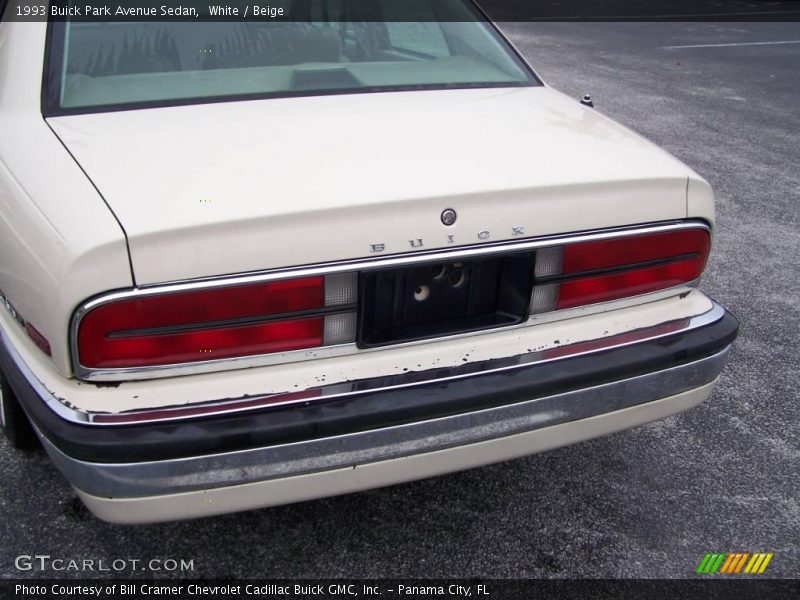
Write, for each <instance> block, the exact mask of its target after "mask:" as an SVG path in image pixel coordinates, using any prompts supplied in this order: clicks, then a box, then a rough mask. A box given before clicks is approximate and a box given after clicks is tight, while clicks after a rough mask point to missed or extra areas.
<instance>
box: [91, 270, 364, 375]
mask: <svg viewBox="0 0 800 600" xmlns="http://www.w3.org/2000/svg"><path fill="white" fill-rule="evenodd" d="M355 281H356V280H355V277H350V276H341V275H337V276H329V277H308V278H303V279H290V280H286V281H273V282H265V283H256V284H248V285H240V286H232V287H218V288H208V289H201V290H190V291H183V292H173V293H168V294H156V295H150V296H148V295H142V296H139V297H134V298H130V299H123V300H119V301H116V302H110V303H107V304H102V305H100V306H98V307H97V308H95V309H93V310H90V311H89V312H87V313H86V314H85V315H84V316H83V318H82V319H81V321H80V324H79V327H78V338H77V347H78V358H79V362H80V364H81V365H82V366H83V367H86V368H89V369H101V368H102V369H120V368H132V367H150V366H159V365H173V364H184V363H192V362H202V361H209V360H217V359H225V358H234V357H241V356H252V355H257V354H269V353H274V352H285V351H289V350H300V349H304V348H313V347H317V346H322V345H323V344H325V343H326V337H330V338H331V340H329V341H328V343H341V342H344V341H349V340H348V337H352V336H353V335H354V326H353V327H351V328H349V329H348V327H349V325H350V323H353V324H354V323H355V319H354V318H348V315H351V314H352V312H351V311H352V308H350V309H349V311H350V312H345V311H344V307H345V306H346V305H349V304H350V303H352V302H353V301H354V298H355V291H354V288H355ZM333 306H341V307H342V308H343V312H330V311H329V310H326V308H327V309H330V308H331V307H333ZM329 322H330V325H329ZM351 329H352V331H351ZM328 330H330V333H328Z"/></svg>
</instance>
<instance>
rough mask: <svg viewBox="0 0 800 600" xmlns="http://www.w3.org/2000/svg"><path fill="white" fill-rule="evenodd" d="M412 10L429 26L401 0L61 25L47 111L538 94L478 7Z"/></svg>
mask: <svg viewBox="0 0 800 600" xmlns="http://www.w3.org/2000/svg"><path fill="white" fill-rule="evenodd" d="M295 4H297V5H299V4H300V0H295ZM409 5H413V11H414V14H415V15H420V19H421V20H420V21H415V22H406V21H400V20H396V19H395V13H396V10H394V11H393V8H394V9H396V7H397V0H371V1H370V2H368V3H364V2H361V1H354V0H311V1H310V2H309V0H305V1H304V2H302V7H303V11H302V15H303V16H304V17H305V18H304V19H302V20H301V19H299V18H297V17H296V16H292V13H291V11H290V12H289V15H290V18H291V20H283V21H250V22H248V21H244V22H203V21H199V22H191V23H190V22H145V23H131V22H120V23H116V22H108V23H105V22H104V23H98V22H71V21H67V22H60V23H53V24H52V27H53V32H52V36H51V41H50V47H49V53H50V56H49V64H50V69H49V71H48V73H49V74H48V81H47V96H46V97H47V101H46V103H47V107H46V112H49V113H51V114H58V113H62V114H63V113H70V112H91V111H93V110H104V109H105V110H113V109H124V108H134V107H147V106H163V105H170V104H181V103H197V102H210V101H221V100H235V99H247V98H251V97H280V96H293V95H313V94H324V93H358V92H369V91H389V90H408V89H437V88H460V87H496V86H519V85H535V84H536V80H535V79H534V78H533V76H532V75H531V74H530V72H529V71H528V70H527V69H526V67H525V66H524V65H523V64H522V63H521V61H520V60H519V59H518V57H517V56H516V54H515V53H514V52H513V51H512V50H511V49H510V48H509V47H508V45H507V44H506V42H505V41H504V40H503V39H502V37H501V36H499V35H498V34H497V32H496V31H495V29H494V28H493V26H492V25H491V24H489V23H487V22H485V21H484V20H483V19H482V18H481V16H480V15H479V13H478V12H477V11H476V10H475V9H474V7H472V6H471V5H470V4H469V3H468V2H466V1H464V0H404V7H403V9H404V10H407V9H408V7H409ZM359 11H362V12H359ZM364 11H368V13H367V12H364ZM404 14H408V13H407V12H406V13H404ZM423 19H424V20H423Z"/></svg>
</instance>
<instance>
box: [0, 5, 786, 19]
mask: <svg viewBox="0 0 800 600" xmlns="http://www.w3.org/2000/svg"><path fill="white" fill-rule="evenodd" d="M0 3H1V4H3V5H4V13H3V20H5V21H45V20H67V19H71V20H76V21H108V22H115V21H116V22H124V21H184V22H192V21H264V22H266V21H272V20H283V21H309V20H320V19H323V18H324V20H326V21H398V22H399V21H415V22H420V21H422V22H424V21H447V20H464V15H465V14H468V13H465V12H464V10H463V5H465V4H466V5H470V4H477V5H478V6H480V8H482V9H483V10H484V11H485V12H486V13H487V15H488V16H489V18H491V19H492V20H494V21H503V22H514V21H517V22H524V21H795V22H797V21H800V0H477V2H473V0H220V1H218V2H215V1H214V0H200V1H198V0H171V1H168V0H53V1H52V2H49V1H46V0H39V1H37V0H0Z"/></svg>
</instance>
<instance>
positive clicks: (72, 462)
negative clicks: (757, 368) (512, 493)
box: [40, 347, 730, 498]
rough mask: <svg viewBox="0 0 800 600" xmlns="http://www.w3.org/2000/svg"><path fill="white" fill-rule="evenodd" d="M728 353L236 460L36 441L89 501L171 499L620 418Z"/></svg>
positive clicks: (713, 368)
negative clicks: (112, 460) (140, 456)
mask: <svg viewBox="0 0 800 600" xmlns="http://www.w3.org/2000/svg"><path fill="white" fill-rule="evenodd" d="M729 349H730V347H728V348H725V349H724V350H722V351H720V352H719V353H717V354H714V355H712V356H709V357H706V358H703V359H700V360H697V361H694V362H691V363H688V364H684V365H680V366H677V367H672V368H670V369H664V370H661V371H655V372H652V373H648V374H645V375H640V376H637V377H631V378H628V379H623V380H619V381H614V382H611V383H606V384H603V385H598V386H593V387H587V388H583V389H579V390H573V391H571V392H565V393H562V394H556V395H552V396H546V397H542V398H536V399H535V400H528V401H525V402H519V403H516V404H511V405H506V406H500V407H496V408H490V409H485V410H479V411H474V412H470V413H465V414H459V415H454V416H450V417H443V418H439V419H432V420H428V421H422V422H418V423H409V424H405V425H398V426H395V427H387V428H383V429H377V430H373V431H365V432H359V433H353V434H348V435H341V436H334V437H328V438H322V439H316V440H310V441H305V442H297V443H292V444H283V445H277V446H271V447H266V448H257V449H252V450H243V451H238V452H229V453H223V454H214V455H207V456H197V457H190V458H181V459H174V460H164V461H152V462H143V463H128V464H98V463H89V462H85V461H81V460H76V459H73V458H70V457H68V456H67V455H65V454H64V453H63V452H61V451H60V450H58V449H57V448H56V447H55V446H53V445H52V444H51V443H50V442H49V441H48V440H47V439H46V438H44V437H42V441H43V443H44V446H45V448H46V449H47V452H48V454H49V455H50V458H51V459H52V460H53V462H54V463H55V465H56V466H57V467H58V469H59V470H60V471H61V472H62V473H63V475H64V476H65V477H66V478H67V480H68V481H69V482H70V483H71V484H72V485H73V486H75V487H76V488H78V489H79V490H81V491H83V492H86V493H88V494H92V495H95V496H102V497H105V498H134V497H144V496H159V495H167V494H176V493H180V492H188V491H192V490H202V489H213V488H219V487H226V486H231V485H239V484H244V483H252V482H256V481H266V480H270V479H280V478H284V477H291V476H295V475H303V474H307V473H315V472H321V471H327V470H332V469H337V468H343V467H350V466H357V465H363V464H368V463H373V462H378V461H383V460H390V459H395V458H402V457H407V456H413V455H418V454H424V453H426V452H432V451H436V450H441V449H445V448H451V447H455V446H464V445H468V444H474V443H478V442H482V441H486V440H490V439H495V438H500V437H504V436H509V435H514V434H517V433H522V432H526V431H532V430H536V429H542V428H545V427H550V426H553V425H558V424H561V423H566V422H571V421H578V420H581V419H586V418H589V417H593V416H597V415H601V414H605V413H610V412H614V411H618V410H622V409H624V408H629V407H632V406H636V405H639V404H644V403H647V402H651V401H654V400H659V399H662V398H666V397H669V396H674V395H676V394H680V393H682V392H685V391H688V390H691V389H695V388H698V387H701V386H703V385H706V384H708V383H711V382H713V381H714V380H715V379H716V378H717V376H718V375H719V373H720V372H721V371H722V368H723V366H724V364H725V360H726V358H727V355H728V351H729ZM40 435H41V434H40Z"/></svg>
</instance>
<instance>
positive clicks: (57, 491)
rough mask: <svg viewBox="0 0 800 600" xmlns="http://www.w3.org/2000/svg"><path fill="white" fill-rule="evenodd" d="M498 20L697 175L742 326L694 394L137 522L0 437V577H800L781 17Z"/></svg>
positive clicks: (799, 171) (795, 202) (719, 291)
mask: <svg viewBox="0 0 800 600" xmlns="http://www.w3.org/2000/svg"><path fill="white" fill-rule="evenodd" d="M504 29H505V31H506V32H507V33H508V34H509V36H510V37H511V39H512V40H513V41H514V43H515V44H516V45H517V46H518V48H519V49H520V51H521V52H522V53H523V54H524V55H525V56H526V57H527V58H528V59H529V61H530V62H531V63H532V64H533V65H534V67H535V68H536V69H537V70H538V72H539V73H540V74H541V75H542V77H543V78H544V79H545V81H547V82H548V83H549V84H550V85H552V86H554V87H556V88H558V89H560V90H562V91H564V92H565V93H567V94H568V95H570V96H572V97H574V98H576V99H577V98H579V97H580V96H582V95H583V94H585V93H589V94H591V95H592V97H593V98H594V101H595V106H596V107H597V110H600V111H602V112H604V113H606V114H608V115H610V116H611V117H613V118H615V119H617V120H619V121H620V122H622V123H623V124H625V125H627V126H629V127H631V128H633V129H634V130H636V131H638V132H639V133H641V134H642V135H644V136H646V137H648V138H650V139H651V140H653V141H654V142H655V143H657V144H659V145H661V146H663V147H664V148H666V149H667V150H669V151H670V152H672V153H674V154H675V155H676V156H677V157H678V158H680V159H681V160H683V161H684V162H686V163H687V164H688V165H690V166H691V167H693V168H694V169H695V170H697V171H698V172H699V173H700V174H701V175H703V176H704V177H706V178H707V179H708V180H709V181H710V183H711V184H712V186H713V187H714V189H715V191H716V193H717V212H718V222H717V224H718V229H717V235H716V239H715V245H714V250H713V253H712V256H711V261H710V265H709V269H708V271H707V273H706V275H705V277H704V280H703V283H702V287H703V289H704V290H706V291H707V292H708V293H710V295H712V296H713V297H715V298H716V299H717V300H719V301H720V302H721V303H722V304H723V305H725V306H726V307H728V308H729V309H730V310H732V311H733V312H734V313H735V314H736V315H737V316H738V317H739V318H740V320H741V331H740V337H739V339H738V341H737V342H736V344H735V347H734V350H733V353H732V356H731V360H730V362H729V364H728V366H727V368H726V370H725V372H724V374H723V376H722V379H721V381H720V384H719V386H718V387H717V388H716V391H715V392H714V394H713V396H712V397H711V399H710V400H709V401H708V402H706V403H704V404H703V405H701V406H700V407H698V408H696V409H694V410H692V411H690V412H688V413H684V414H682V415H679V416H677V417H673V418H671V419H668V420H666V421H663V422H659V423H655V424H652V425H648V426H645V427H641V428H639V429H635V430H632V431H628V432H624V433H620V434H616V435H613V436H609V437H605V438H602V439H598V440H594V441H591V442H587V443H582V444H579V445H576V446H572V447H568V448H563V449H560V450H556V451H551V452H548V453H545V454H541V455H537V456H533V457H530V458H525V459H521V460H516V461H512V462H508V463H504V464H499V465H495V466H490V467H486V468H481V469H476V470H472V471H468V472H464V473H459V474H454V475H450V476H445V477H439V478H436V479H430V480H425V481H420V482H416V483H411V484H406V485H400V486H395V487H391V488H386V489H381V490H376V491H372V492H368V493H361V494H355V495H350V496H344V497H339V498H332V499H326V500H320V501H315V502H307V503H304V504H299V505H294V506H287V507H280V508H275V509H269V510H261V511H256V512H250V513H243V514H237V515H229V516H223V517H217V518H210V519H203V520H199V521H194V522H184V523H174V524H164V525H153V526H139V527H120V526H113V525H108V524H105V523H102V522H100V521H98V520H96V519H94V518H93V517H91V516H90V515H88V514H87V513H86V512H85V510H82V509H81V506H80V505H79V504H78V503H76V501H75V499H74V496H73V493H72V492H71V490H70V489H69V488H68V486H67V485H66V484H65V483H64V481H63V479H62V478H61V477H60V475H59V474H58V473H57V472H56V471H55V469H54V468H53V467H52V466H51V465H50V463H49V461H48V460H47V458H46V457H45V456H44V455H43V454H33V455H24V454H16V453H12V451H11V449H10V448H9V447H8V445H7V444H6V443H5V441H4V440H3V441H0V473H2V475H0V478H1V481H2V483H1V484H0V514H2V519H0V540H2V542H0V576H3V577H17V576H25V577H29V576H31V577H33V576H35V577H42V576H58V577H80V576H86V575H92V574H93V573H91V572H79V571H78V572H76V571H68V572H61V573H54V572H52V571H46V572H41V571H39V570H36V569H34V570H31V571H25V572H20V571H18V570H17V569H16V568H15V566H14V562H15V557H17V556H18V555H21V554H49V555H51V556H52V557H64V558H76V559H83V558H89V559H104V560H106V561H109V562H110V561H112V560H114V559H117V558H139V559H144V560H149V559H151V558H172V559H191V560H193V561H194V563H193V564H194V569H193V571H189V572H180V571H178V572H164V571H160V572H155V573H153V572H143V573H133V574H135V575H141V576H147V577H150V576H153V575H156V576H170V575H172V576H198V577H233V578H238V577H253V576H264V577H276V578H283V577H287V578H288V577H404V578H405V577H492V578H500V577H504V578H510V577H691V576H692V575H693V573H694V569H695V568H696V566H697V564H698V563H699V561H700V560H701V558H702V557H703V555H704V554H705V553H706V552H709V551H714V552H733V551H747V552H756V551H761V552H772V553H774V558H773V560H772V562H771V564H770V566H769V569H768V571H767V574H768V575H771V576H775V577H778V576H782V577H798V576H800V544H799V541H800V507H799V506H798V503H799V502H800V477H799V476H798V470H799V469H798V466H799V465H800V399H799V398H798V392H797V390H798V389H800V376H799V375H798V356H800V341H798V340H799V339H800V336H798V332H800V293H798V282H800V25H798V24H777V23H764V24H742V23H731V24H711V23H692V24H689V23H675V24H656V23H650V24H621V23H602V24H601V23H572V24H567V23H559V24H549V23H540V24H523V23H515V24H507V25H506V26H504ZM476 126H479V124H476ZM536 143H537V141H536V140H535V139H532V140H531V144H536ZM94 574H95V575H100V576H102V575H108V574H109V573H107V572H106V573H94ZM111 574H116V575H129V574H131V573H127V572H122V573H111Z"/></svg>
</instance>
